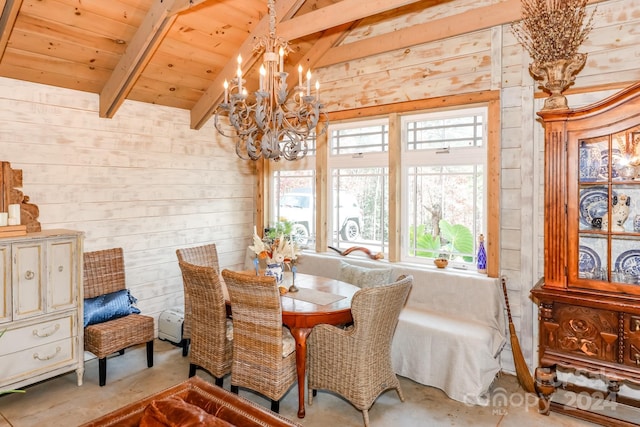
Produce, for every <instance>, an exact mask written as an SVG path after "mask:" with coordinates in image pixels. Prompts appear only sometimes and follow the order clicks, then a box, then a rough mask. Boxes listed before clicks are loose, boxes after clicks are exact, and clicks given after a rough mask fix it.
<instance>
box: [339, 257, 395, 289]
mask: <svg viewBox="0 0 640 427" xmlns="http://www.w3.org/2000/svg"><path fill="white" fill-rule="evenodd" d="M392 273H393V268H387V267H381V268H367V267H360V266H358V265H353V264H349V263H346V262H344V261H341V262H340V272H339V273H338V280H341V281H343V282H347V283H351V284H352V285H356V286H358V287H360V288H372V287H374V286H380V285H386V284H388V283H391V274H392Z"/></svg>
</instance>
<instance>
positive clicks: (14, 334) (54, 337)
mask: <svg viewBox="0 0 640 427" xmlns="http://www.w3.org/2000/svg"><path fill="white" fill-rule="evenodd" d="M74 320H75V315H74V314H68V315H67V316H65V317H61V318H58V319H52V320H48V321H44V322H38V323H29V324H23V325H22V326H20V327H18V328H15V329H8V330H7V331H6V332H5V334H4V335H3V337H2V342H1V343H0V356H4V355H6V354H10V353H16V352H19V351H22V350H25V349H28V348H34V347H39V346H42V345H44V344H49V343H52V342H54V341H60V340H62V339H65V338H70V337H72V336H75V335H76V334H75V329H74V327H73V326H74V323H75V322H74ZM0 360H1V359H0ZM0 363H1V362H0ZM0 378H3V376H2V375H0Z"/></svg>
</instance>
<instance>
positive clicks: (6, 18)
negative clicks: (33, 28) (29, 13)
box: [0, 0, 22, 61]
mask: <svg viewBox="0 0 640 427" xmlns="http://www.w3.org/2000/svg"><path fill="white" fill-rule="evenodd" d="M20 6H22V0H6V1H5V0H1V1H0V9H2V16H1V17H0V61H2V57H3V56H4V51H5V50H6V49H7V43H9V36H10V35H11V31H13V25H14V24H15V23H16V17H17V16H18V12H19V11H20Z"/></svg>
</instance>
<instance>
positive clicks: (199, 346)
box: [179, 261, 233, 387]
mask: <svg viewBox="0 0 640 427" xmlns="http://www.w3.org/2000/svg"><path fill="white" fill-rule="evenodd" d="M179 265H180V270H181V271H182V280H183V281H184V289H185V295H189V299H190V300H191V309H192V312H191V314H192V316H191V321H192V324H191V352H190V354H189V359H190V363H189V377H193V376H194V375H195V374H196V369H198V368H200V369H204V370H205V371H207V372H208V373H209V374H211V375H213V376H214V377H215V379H216V381H215V382H216V385H217V386H220V387H222V383H223V379H224V376H225V375H227V374H229V373H231V357H232V355H233V348H232V342H233V324H232V323H231V319H228V318H227V309H226V304H225V300H224V294H223V292H222V285H221V283H220V276H219V275H218V271H217V270H215V269H214V268H212V267H204V266H199V265H194V264H190V263H188V262H186V261H180V262H179Z"/></svg>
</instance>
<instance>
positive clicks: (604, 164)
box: [600, 148, 622, 179]
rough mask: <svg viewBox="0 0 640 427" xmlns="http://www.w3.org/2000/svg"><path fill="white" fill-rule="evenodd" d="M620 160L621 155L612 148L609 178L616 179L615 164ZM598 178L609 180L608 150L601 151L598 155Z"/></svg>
mask: <svg viewBox="0 0 640 427" xmlns="http://www.w3.org/2000/svg"><path fill="white" fill-rule="evenodd" d="M621 158H622V154H620V150H618V149H617V148H614V149H613V150H612V157H611V169H612V173H611V178H617V177H618V171H617V169H616V164H617V163H618V161H619V160H620V159H621ZM600 178H601V179H608V178H609V150H608V149H607V150H602V152H601V153H600Z"/></svg>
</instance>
